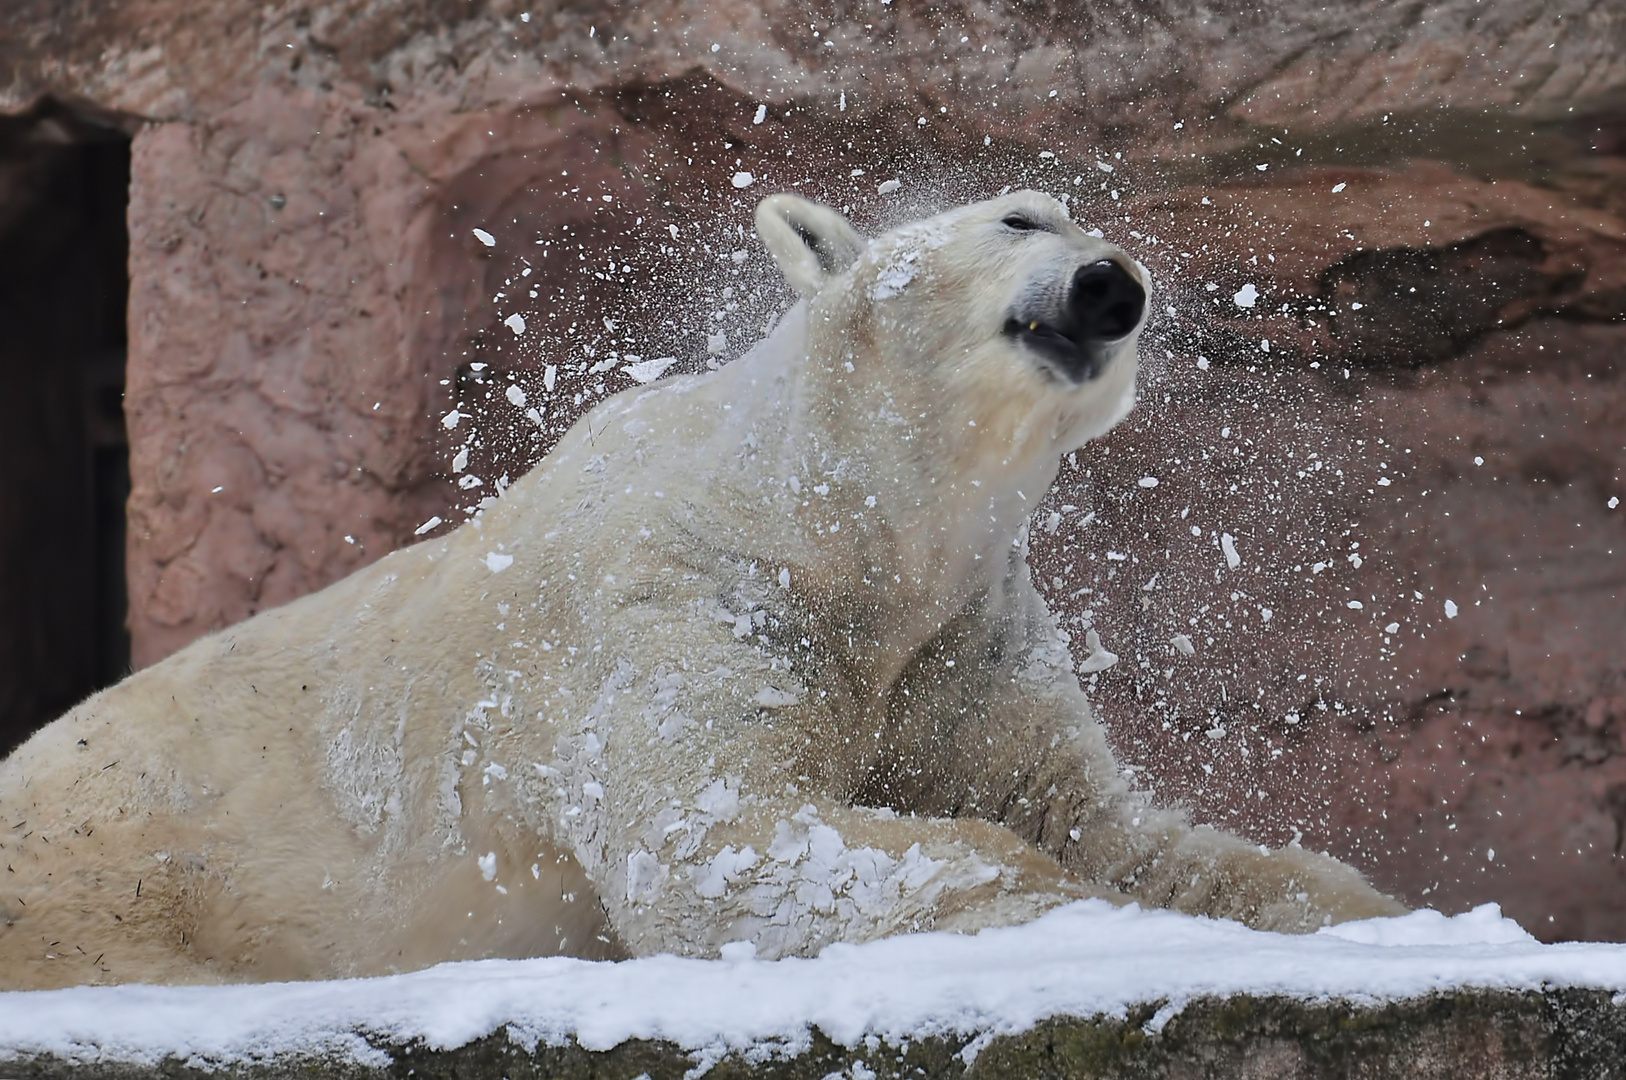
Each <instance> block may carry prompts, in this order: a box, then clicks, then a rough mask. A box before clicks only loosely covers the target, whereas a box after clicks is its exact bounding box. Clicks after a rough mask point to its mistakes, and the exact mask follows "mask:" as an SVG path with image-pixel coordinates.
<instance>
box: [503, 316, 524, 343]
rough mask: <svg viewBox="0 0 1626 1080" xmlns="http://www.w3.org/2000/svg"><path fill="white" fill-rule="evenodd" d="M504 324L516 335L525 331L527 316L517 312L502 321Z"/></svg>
mask: <svg viewBox="0 0 1626 1080" xmlns="http://www.w3.org/2000/svg"><path fill="white" fill-rule="evenodd" d="M502 324H503V325H504V326H506V327H508V329H510V330H512V331H513V332H514V336H515V337H519V336H520V335H521V334H523V333H525V316H523V315H521V314H519V313H518V312H515V313H514V314H512V315H510V316H508V318H506V319H504V320H503V321H502Z"/></svg>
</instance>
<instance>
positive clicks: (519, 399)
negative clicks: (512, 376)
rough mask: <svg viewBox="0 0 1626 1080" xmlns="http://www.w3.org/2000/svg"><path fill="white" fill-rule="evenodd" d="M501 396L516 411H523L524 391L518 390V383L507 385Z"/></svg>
mask: <svg viewBox="0 0 1626 1080" xmlns="http://www.w3.org/2000/svg"><path fill="white" fill-rule="evenodd" d="M503 396H504V397H506V398H507V399H508V401H509V404H511V405H513V406H514V407H515V408H516V409H523V408H524V407H525V391H524V390H522V389H520V386H519V384H518V383H509V384H508V389H506V390H504V391H503Z"/></svg>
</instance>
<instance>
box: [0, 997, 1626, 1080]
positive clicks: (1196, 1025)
mask: <svg viewBox="0 0 1626 1080" xmlns="http://www.w3.org/2000/svg"><path fill="white" fill-rule="evenodd" d="M1163 1004H1164V1003H1163V1002H1152V1003H1149V1004H1147V1005H1144V1006H1140V1007H1137V1008H1134V1009H1131V1010H1129V1012H1128V1014H1127V1015H1126V1016H1123V1017H1106V1016H1097V1017H1084V1018H1079V1017H1056V1018H1053V1019H1050V1020H1046V1021H1044V1022H1043V1023H1041V1024H1039V1025H1038V1026H1037V1027H1035V1028H1033V1029H1031V1030H1029V1031H1026V1032H1022V1033H1021V1034H1017V1035H997V1036H993V1037H992V1038H989V1037H987V1036H978V1035H971V1034H966V1035H933V1036H926V1037H922V1038H917V1039H911V1040H909V1041H908V1042H907V1043H906V1044H903V1045H892V1044H890V1043H877V1044H875V1045H873V1046H864V1045H859V1046H856V1047H851V1048H849V1047H844V1046H841V1045H840V1044H838V1043H835V1042H833V1041H831V1040H830V1038H829V1037H828V1036H826V1035H824V1034H823V1033H822V1032H820V1031H818V1030H817V1029H815V1030H814V1031H813V1032H812V1038H811V1040H810V1045H809V1046H808V1047H807V1048H806V1049H805V1050H802V1051H801V1052H799V1053H795V1054H785V1053H784V1052H783V1051H782V1050H781V1051H780V1052H778V1053H776V1052H775V1051H774V1050H773V1048H764V1051H765V1052H763V1053H760V1054H751V1053H746V1054H740V1053H734V1054H730V1055H728V1056H727V1057H724V1058H723V1059H722V1060H721V1061H718V1062H716V1063H715V1064H713V1065H712V1066H711V1067H710V1068H709V1069H708V1070H707V1071H706V1072H705V1073H704V1075H706V1076H709V1077H715V1078H717V1080H733V1078H735V1077H742V1078H743V1077H762V1078H775V1080H819V1078H821V1077H823V1078H826V1080H827V1078H828V1077H831V1076H854V1077H873V1078H876V1080H894V1078H897V1080H902V1078H904V1077H923V1078H925V1080H961V1078H964V1080H976V1078H979V1077H1024V1078H1029V1077H1031V1078H1046V1080H1049V1078H1054V1080H1107V1078H1113V1080H1141V1078H1146V1080H1150V1078H1153V1077H1166V1078H1181V1077H1210V1076H1216V1077H1217V1076H1246V1077H1258V1078H1261V1080H1276V1078H1281V1080H1289V1078H1291V1080H1323V1078H1326V1080H1332V1078H1344V1077H1357V1076H1358V1077H1365V1078H1370V1080H1384V1078H1388V1077H1393V1078H1395V1080H1434V1078H1439V1080H1525V1078H1530V1080H1535V1078H1541V1080H1547V1078H1559V1077H1587V1078H1588V1080H1617V1078H1619V1077H1621V1076H1626V1064H1623V1063H1626V1016H1623V1013H1626V1009H1623V1008H1622V1006H1620V1005H1618V1004H1614V1003H1612V1002H1611V1000H1610V995H1609V994H1608V993H1607V992H1601V991H1584V990H1558V991H1547V992H1545V993H1524V994H1519V993H1511V992H1493V991H1472V990H1462V991H1458V992H1455V993H1450V994H1438V995H1434V996H1431V997H1428V998H1424V999H1420V1000H1415V1001H1402V1002H1393V1003H1388V1004H1382V1005H1360V1004H1354V1003H1350V1002H1342V1001H1331V1002H1301V1001H1295V1000H1292V999H1285V998H1254V997H1247V996H1237V997H1232V998H1223V999H1205V1000H1200V1001H1194V1002H1191V1003H1188V1004H1187V1005H1186V1006H1185V1007H1184V1008H1183V1009H1181V1010H1180V1011H1178V1012H1177V1013H1175V1015H1174V1016H1173V1017H1172V1019H1168V1020H1167V1022H1166V1023H1160V1022H1159V1021H1161V1020H1162V1019H1163V1018H1162V1017H1160V1016H1158V1010H1159V1008H1160V1007H1161V1006H1162V1005H1163ZM368 1041H369V1042H370V1043H372V1044H373V1045H374V1046H375V1047H377V1048H378V1049H382V1050H385V1051H386V1052H387V1053H389V1054H390V1055H391V1057H392V1059H393V1060H392V1061H391V1063H390V1064H389V1065H387V1066H383V1067H366V1066H360V1065H356V1064H351V1063H347V1062H342V1061H337V1060H332V1059H320V1058H318V1059H314V1060H312V1059H279V1058H276V1057H273V1058H270V1059H269V1060H266V1061H263V1062H261V1063H257V1064H255V1065H252V1066H234V1067H226V1068H220V1069H208V1070H205V1069H204V1068H202V1067H200V1064H199V1063H196V1062H191V1061H182V1060H180V1059H175V1058H172V1059H169V1060H166V1061H163V1062H160V1063H158V1064H156V1065H150V1066H148V1065H130V1064H117V1063H76V1062H67V1061H62V1060H58V1059H53V1058H43V1059H33V1060H28V1061H19V1062H14V1063H13V1062H8V1063H7V1065H6V1069H7V1070H8V1073H10V1074H11V1075H13V1076H16V1077H17V1078H18V1080H59V1078H61V1080H68V1078H73V1080H90V1078H95V1080H155V1078H158V1077H165V1078H177V1080H178V1078H188V1080H189V1078H192V1077H203V1076H213V1077H221V1076H224V1077H231V1078H234V1080H235V1078H239V1077H240V1078H242V1080H283V1078H285V1077H322V1078H327V1077H333V1078H356V1080H360V1078H363V1077H380V1076H413V1077H417V1078H419V1080H438V1078H442V1077H444V1078H448V1080H450V1078H481V1080H484V1078H496V1077H505V1078H509V1080H532V1078H536V1080H541V1078H544V1077H545V1078H548V1080H578V1078H580V1080H599V1078H605V1080H610V1078H615V1080H620V1078H625V1077H629V1076H631V1077H636V1076H640V1075H642V1076H648V1077H650V1078H651V1080H678V1078H680V1077H684V1076H687V1075H691V1070H692V1069H693V1067H694V1059H692V1058H691V1057H690V1056H689V1055H687V1054H685V1053H683V1052H682V1051H681V1050H680V1049H679V1048H678V1047H675V1046H673V1045H671V1044H669V1043H661V1042H651V1041H642V1040H635V1041H631V1042H626V1043H622V1044H621V1045H619V1046H616V1047H615V1048H613V1049H611V1050H603V1051H591V1050H586V1049H583V1048H582V1047H581V1046H579V1045H577V1044H576V1043H574V1042H571V1043H566V1044H564V1045H562V1046H547V1045H545V1044H543V1045H539V1046H537V1047H536V1048H535V1049H534V1050H526V1049H525V1048H524V1047H523V1046H522V1045H520V1044H519V1043H517V1042H515V1041H513V1040H510V1038H509V1037H508V1035H507V1033H506V1032H499V1033H497V1034H494V1035H490V1036H487V1037H486V1038H483V1039H479V1040H477V1041H475V1042H472V1043H469V1044H468V1045H466V1046H462V1047H458V1048H456V1049H453V1050H435V1049H430V1048H428V1047H424V1046H422V1045H413V1046H405V1047H402V1046H392V1045H390V1044H388V1043H386V1042H383V1041H382V1040H380V1039H378V1038H377V1037H376V1036H374V1037H368ZM967 1059H970V1060H969V1064H968V1063H967Z"/></svg>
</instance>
